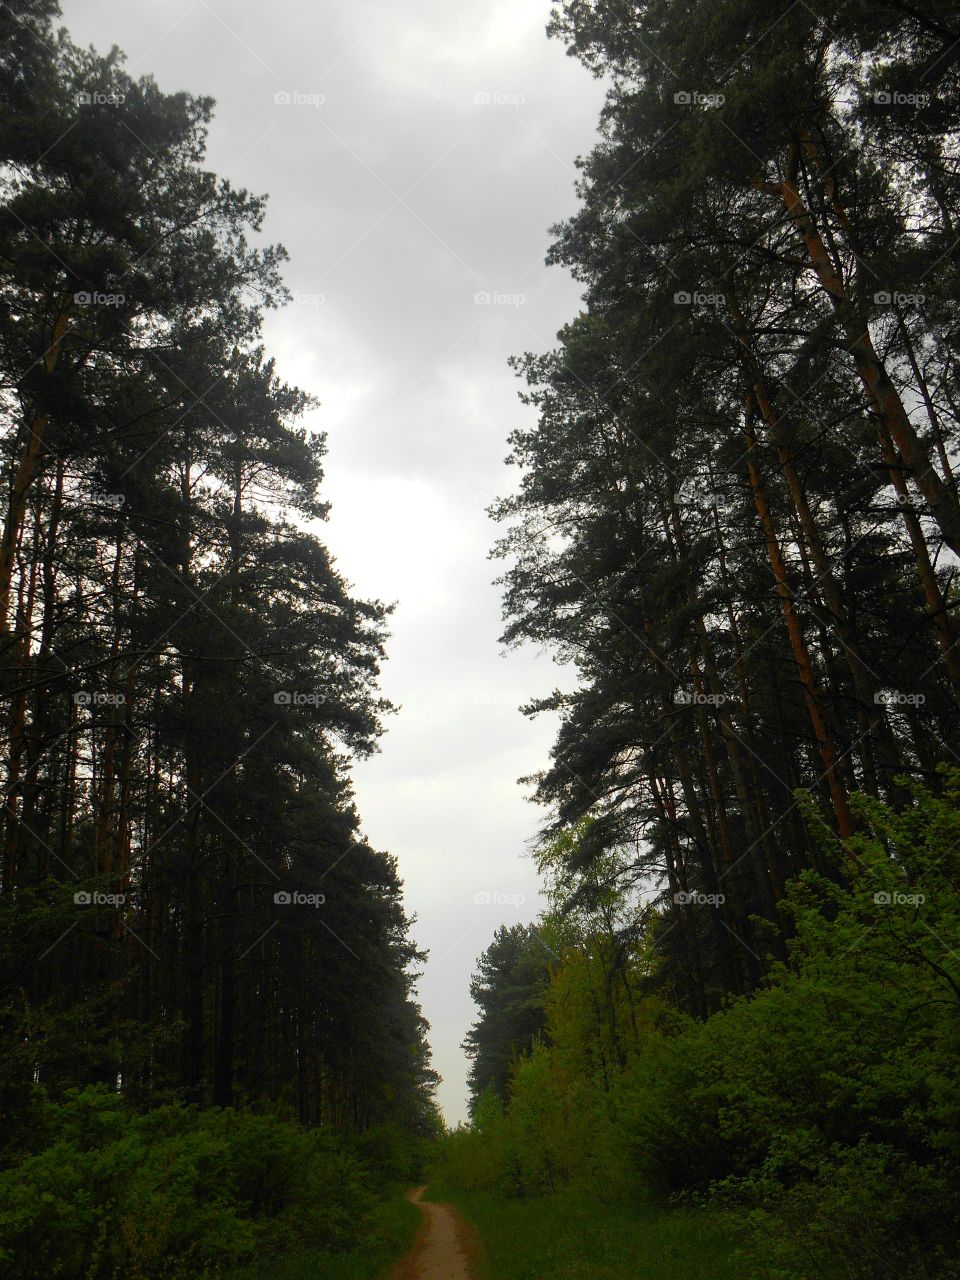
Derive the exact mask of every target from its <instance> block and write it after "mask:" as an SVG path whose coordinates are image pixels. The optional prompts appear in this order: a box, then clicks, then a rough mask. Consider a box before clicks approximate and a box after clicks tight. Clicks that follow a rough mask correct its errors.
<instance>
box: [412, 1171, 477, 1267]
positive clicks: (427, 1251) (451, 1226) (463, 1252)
mask: <svg viewBox="0 0 960 1280" xmlns="http://www.w3.org/2000/svg"><path fill="white" fill-rule="evenodd" d="M426 1189H427V1188H426V1187H425V1186H423V1187H417V1188H416V1190H415V1191H408V1192H407V1199H408V1200H409V1201H410V1202H411V1204H415V1205H416V1206H417V1208H418V1209H419V1210H420V1212H421V1214H422V1215H423V1218H422V1220H421V1223H420V1230H419V1231H418V1232H417V1235H416V1239H415V1240H414V1242H413V1247H412V1248H411V1250H410V1252H409V1253H408V1254H407V1256H406V1257H405V1258H404V1259H403V1261H402V1262H401V1263H400V1265H399V1266H398V1267H397V1268H396V1269H395V1270H394V1271H393V1272H392V1273H391V1280H476V1271H475V1268H474V1261H475V1258H476V1254H477V1240H476V1236H475V1234H474V1231H473V1229H472V1228H471V1227H470V1226H468V1225H467V1223H466V1222H465V1221H464V1220H463V1218H462V1217H461V1216H460V1214H459V1213H458V1212H457V1211H456V1209H454V1208H453V1207H452V1206H451V1205H449V1204H441V1203H439V1202H433V1201H430V1200H423V1199H422V1198H421V1197H422V1196H423V1193H424V1192H425V1191H426Z"/></svg>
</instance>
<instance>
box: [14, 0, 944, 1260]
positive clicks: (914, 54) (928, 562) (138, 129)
mask: <svg viewBox="0 0 960 1280" xmlns="http://www.w3.org/2000/svg"><path fill="white" fill-rule="evenodd" d="M546 18H547V11H546V9H545V13H544V20H545V21H546ZM59 21H60V7H59V5H58V4H57V3H56V0H4V3H2V4H0V147H2V149H3V155H2V163H0V181H2V185H3V204H2V211H0V378H2V399H3V407H4V415H3V429H2V435H0V476H2V490H3V495H4V507H3V517H2V527H0V697H2V711H0V777H2V779H3V781H2V801H0V846H2V850H0V1188H2V1191H3V1195H2V1197H0V1277H2V1278H3V1280H6V1277H10V1280H21V1278H22V1280H46V1278H47V1277H50V1276H58V1277H63V1278H65V1280H120V1278H121V1277H133V1278H134V1280H265V1277H266V1276H267V1275H269V1276H270V1277H271V1280H306V1277H307V1276H311V1277H313V1276H323V1277H329V1278H330V1280H375V1278H376V1277H382V1276H385V1275H387V1274H391V1275H397V1276H399V1275H400V1274H402V1275H403V1277H404V1280H418V1278H419V1277H420V1276H424V1277H425V1276H427V1275H431V1274H438V1272H437V1271H436V1269H434V1270H433V1271H431V1270H430V1267H431V1266H433V1267H434V1268H436V1265H437V1261H436V1257H435V1256H434V1255H433V1254H431V1252H430V1251H431V1250H433V1249H439V1248H440V1247H441V1246H443V1247H446V1248H449V1249H451V1250H452V1252H451V1253H450V1254H449V1255H444V1257H445V1258H446V1259H447V1260H446V1262H445V1263H444V1265H446V1266H448V1267H449V1268H450V1270H449V1271H448V1272H444V1273H443V1274H449V1275H451V1276H456V1277H457V1278H458V1280H459V1278H460V1277H462V1278H463V1280H621V1278H623V1280H626V1278H627V1277H632V1276H643V1277H645V1280H678V1278H679V1277H683V1280H814V1278H816V1280H877V1278H884V1277H890V1280H893V1278H894V1277H898V1278H899V1277H902V1276H904V1275H910V1276H912V1277H916V1278H917V1280H937V1278H941V1277H942V1278H946V1280H949V1277H960V1261H958V1259H960V1202H958V1197H957V1185H958V1161H960V1102H958V1099H960V1088H958V1086H960V1073H958V1061H960V1058H958V1050H960V1022H958V1015H960V727H958V725H960V722H958V717H957V712H958V699H960V617H958V613H957V610H958V607H960V483H958V468H960V378H958V371H960V311H958V298H960V167H958V162H960V113H958V106H960V15H958V12H957V9H956V6H955V5H953V4H950V3H947V0H915V2H913V3H907V2H906V0H875V2H871V3H851V2H850V0H799V2H797V0H763V3H761V2H760V0H713V2H712V3H710V4H707V3H704V2H703V0H563V2H562V3H560V4H558V5H557V6H556V8H555V9H554V10H553V12H552V16H551V17H550V20H549V26H548V28H547V34H548V36H549V37H550V38H552V39H553V40H555V41H558V42H560V44H561V45H562V46H563V47H564V48H565V49H566V52H567V54H569V55H570V57H572V58H573V59H575V60H577V61H578V62H579V63H580V64H582V66H583V67H584V68H586V69H587V71H589V72H590V73H592V74H593V75H595V76H596V77H598V78H599V79H600V80H601V81H602V84H603V87H604V91H605V99H604V105H603V108H602V111H601V115H600V119H599V123H598V128H597V132H596V138H595V143H594V145H593V148H592V150H591V151H590V152H589V154H587V155H586V156H584V157H583V158H581V159H580V160H579V161H578V174H579V177H578V182H577V191H576V197H577V206H576V210H575V212H574V213H573V214H572V215H571V216H569V217H568V218H566V219H565V220H563V221H561V222H559V223H558V224H557V225H555V226H554V227H553V228H552V229H551V230H550V232H549V235H550V237H551V239H550V242H549V244H550V247H549V250H548V253H547V262H548V263H549V264H550V265H551V266H553V267H554V268H556V269H559V270H561V271H563V272H566V273H567V274H568V275H569V276H571V277H572V278H573V279H574V281H575V282H576V283H577V285H578V287H579V289H580V290H581V297H582V301H581V306H580V308H579V310H578V311H577V312H576V314H574V315H573V316H572V317H571V318H570V319H569V320H568V322H567V323H565V324H564V326H563V327H562V329H561V330H560V332H559V333H558V334H557V336H556V345H555V346H554V347H553V348H552V349H550V350H543V349H539V348H538V349H536V350H532V351H527V352H525V353H519V352H518V353H517V354H516V355H515V357H514V358H513V360H512V362H511V363H512V367H513V372H514V374H515V375H516V378H517V380H518V385H519V387H520V392H519V395H520V400H521V402H522V404H523V406H524V409H525V413H524V415H523V416H522V417H520V416H519V415H518V418H519V421H520V424H521V425H519V426H514V427H513V429H512V430H511V424H504V431H503V435H504V436H507V435H508V432H509V442H508V449H509V454H508V458H507V462H508V464H509V466H510V467H511V468H512V472H511V473H510V475H511V477H512V479H513V480H514V481H515V483H513V484H508V483H506V482H505V484H504V492H505V493H506V495H507V496H504V497H503V498H501V499H499V500H498V501H496V502H495V503H494V505H493V507H492V508H491V511H490V515H491V518H492V520H493V521H494V523H495V524H496V526H497V527H498V531H499V537H498V538H497V540H496V543H495V546H494V548H493V551H492V556H493V560H494V562H495V563H496V565H497V570H496V571H497V572H498V573H499V579H498V584H499V587H500V589H501V592H502V599H503V610H504V623H503V626H504V630H503V636H502V641H503V644H504V645H505V646H507V648H508V649H521V648H524V649H529V648H531V647H532V648H533V649H536V650H540V651H546V652H547V653H549V654H550V655H552V656H553V657H554V658H555V660H556V661H557V663H558V664H560V665H561V666H562V667H563V668H564V676H565V680H564V681H563V682H561V687H558V688H557V690H556V691H555V692H554V693H552V694H550V695H549V696H546V697H531V699H530V700H529V702H528V703H527V705H526V706H525V707H524V708H523V710H524V713H525V714H526V715H528V716H530V717H533V718H535V717H537V716H540V715H546V716H549V717H552V721H553V723H555V725H556V735H555V740H554V743H553V747H552V751H551V754H550V758H549V760H545V761H544V764H543V768H542V770H540V771H539V772H537V773H536V774H535V775H533V776H531V777H528V778H525V779H522V780H521V782H522V783H524V784H525V785H526V787H527V788H528V790H529V791H531V792H532V798H533V800H534V801H535V803H536V805H537V806H538V808H537V813H538V820H539V828H538V832H537V834H536V836H535V838H534V841H533V845H532V849H533V857H534V859H535V862H536V866H537V870H538V873H539V875H540V877H541V882H542V891H543V901H544V904H545V905H544V907H543V910H542V911H540V912H539V914H537V915H536V916H535V918H532V919H530V920H528V921H526V922H521V923H510V924H507V923H504V924H502V925H501V926H500V927H498V928H497V929H496V931H495V932H494V933H493V936H492V938H491V937H489V936H488V938H487V940H486V945H485V949H484V951H483V953H482V955H481V956H480V958H479V960H478V962H477V966H476V971H475V974H474V977H473V979H472V982H471V988H470V994H471V996H472V998H473V1000H474V1002H475V1005H476V1010H477V1013H476V1017H475V1020H474V1022H473V1025H472V1026H471V1028H470V1030H469V1031H468V1033H467V1035H466V1039H465V1041H464V1043H463V1052H464V1054H465V1055H466V1059H467V1061H468V1062H469V1069H470V1076H469V1085H470V1117H469V1121H468V1122H467V1123H464V1124H461V1125H458V1126H456V1127H451V1126H450V1125H448V1124H447V1123H446V1122H445V1120H444V1118H443V1116H442V1113H441V1111H440V1109H439V1108H438V1105H437V1102H436V1097H435V1093H436V1088H437V1085H438V1079H439V1078H438V1074H437V1072H436V1071H435V1070H434V1069H433V1066H432V1065H431V1062H432V1060H431V1051H430V1046H429V1043H428V1032H429V1027H428V1024H427V1022H426V1019H425V1017H424V1014H423V1010H422V1008H421V1005H420V1003H419V998H418V992H417V979H418V977H419V976H420V974H421V971H422V969H423V966H424V965H425V963H426V962H427V954H426V952H425V951H424V950H422V949H421V948H419V947H418V946H417V945H416V944H415V942H414V941H413V937H412V932H411V929H412V919H411V915H410V914H409V913H408V909H407V905H406V903H405V901H404V897H403V885H402V880H401V874H400V867H399V865H398V859H397V857H395V856H393V855H391V854H390V853H388V852H384V851H382V850H379V849H377V848H374V847H373V846H372V845H371V844H370V843H369V842H368V840H367V839H366V838H365V837H364V836H363V834H362V826H361V817H360V814H359V813H358V809H357V805H356V802H355V797H354V790H353V782H352V775H351V768H352V766H353V764H354V763H355V762H357V761H361V760H364V759H366V758H367V757H368V756H369V755H370V754H371V753H372V752H374V751H376V750H377V747H378V741H379V739H380V738H381V736H382V734H383V733H384V727H385V724H387V723H388V720H389V717H390V716H391V715H392V714H393V713H394V710H395V709H394V708H393V707H392V706H391V705H390V702H389V701H388V699H387V698H385V697H384V695H383V693H382V692H381V689H380V684H379V676H380V666H381V663H382V661H383V659H384V657H385V655H386V643H387V629H388V626H389V623H390V612H391V610H390V607H389V606H387V605H384V604H383V603H382V602H380V601H378V600H373V599H364V598H360V596H359V595H358V594H355V592H354V589H353V588H352V587H351V586H350V584H349V583H348V582H347V580H346V579H345V578H344V576H343V575H342V574H341V573H340V571H339V570H338V568H337V566H336V564H335V562H334V560H333V557H332V556H331V554H330V552H329V550H328V548H327V545H326V543H325V541H324V538H323V522H324V520H325V518H326V517H327V515H328V513H329V504H328V503H327V501H326V500H325V498H324V496H323V482H324V457H325V441H324V437H323V436H322V435H321V434H319V433H317V432H316V431H315V430H313V429H311V428H308V427H307V426H306V425H305V423H304V416H305V415H306V414H307V413H308V411H311V410H312V409H313V408H314V407H315V402H314V400H313V398H312V396H311V395H310V394H309V393H307V392H305V391H303V390H301V389H299V388H298V387H296V386H292V385H289V384H288V383H287V382H286V381H284V379H283V375H282V373H281V372H280V370H279V368H278V367H277V364H276V363H275V361H274V359H272V358H271V356H270V354H269V353H268V351H267V348H266V343H265V340H264V335H263V326H264V317H265V314H266V312H268V311H269V310H271V309H274V308H279V307H282V306H283V305H284V303H285V302H286V301H287V300H288V299H289V296H290V295H289V292H288V289H287V287H286V286H285V284H284V269H285V263H286V254H285V251H284V250H283V248H282V247H281V246H280V245H277V244H273V243H270V242H269V241H268V240H267V239H265V238H264V236H265V226H266V225H267V224H266V222H265V219H266V212H267V211H266V199H265V197H263V196H260V195H255V194H253V193H251V192H250V191H247V190H245V189H243V188H242V187H238V186H235V185H233V184H232V182H231V181H228V180H227V179H224V178H219V177H218V176H216V175H215V174H213V173H211V172H209V171H208V170H207V169H206V168H205V167H204V166H205V163H206V161H205V155H206V145H207V133H208V129H209V127H210V123H211V120H212V118H213V103H212V101H211V100H210V99H208V98H204V97H196V96H192V95H191V94H189V93H186V92H176V93H166V92H163V91H161V89H160V88H159V87H158V85H157V83H156V82H155V81H154V80H153V79H152V78H150V77H149V76H144V77H140V78H136V77H134V76H132V75H130V74H128V73H127V72H126V71H125V70H124V62H123V57H122V55H121V54H120V53H119V51H118V50H112V51H111V52H110V53H108V54H99V53H97V52H95V51H94V50H92V49H83V48H80V47H79V46H78V45H76V44H74V43H73V42H72V41H71V39H70V37H69V36H68V35H67V34H66V33H65V32H64V31H63V30H61V29H60V27H59ZM462 817H463V821H464V823H469V820H470V815H469V813H465V814H463V815H462ZM517 852H518V857H519V856H520V852H521V851H519V850H518V851H517ZM487 896H488V897H489V896H490V895H487ZM488 934H489V931H488ZM418 1183H420V1184H427V1185H428V1188H429V1189H428V1193H427V1194H428V1203H427V1204H426V1205H424V1204H421V1205H420V1207H419V1209H417V1208H415V1207H414V1205H412V1204H410V1203H408V1202H407V1200H405V1199H404V1197H403V1194H402V1192H403V1190H404V1189H405V1188H406V1189H409V1188H412V1187H413V1186H414V1185H415V1184H418ZM420 1192H422V1187H421V1189H420ZM420 1192H417V1193H416V1196H415V1197H414V1199H418V1198H419V1196H420ZM409 1198H410V1197H409V1195H408V1199H409ZM423 1212H426V1215H427V1216H426V1218H425V1219H424V1221H425V1222H426V1223H427V1224H429V1226H428V1227H425V1228H421V1231H420V1233H419V1234H417V1235H416V1238H415V1235H414V1233H415V1231H416V1228H417V1221H418V1216H419V1215H420V1214H422V1213H423ZM445 1232H446V1233H448V1235H449V1240H447V1241H446V1244H445V1243H444V1241H445V1240H446V1237H445V1235H444V1233H445ZM451 1241H453V1242H454V1244H451V1243H450V1242H451ZM408 1249H411V1250H412V1251H411V1252H410V1253H409V1254H408V1257H407V1263H406V1264H405V1269H404V1270H403V1271H402V1273H400V1272H398V1273H394V1272H391V1271H390V1270H389V1269H390V1268H391V1267H392V1266H393V1264H394V1263H395V1262H396V1261H397V1259H398V1258H400V1257H401V1256H402V1255H403V1254H404V1253H405V1252H406V1251H407V1250H408ZM437 1256H439V1255H437Z"/></svg>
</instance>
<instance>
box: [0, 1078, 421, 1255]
mask: <svg viewBox="0 0 960 1280" xmlns="http://www.w3.org/2000/svg"><path fill="white" fill-rule="evenodd" d="M32 1121H33V1125H32V1132H31V1141H30V1146H29V1147H28V1149H27V1150H26V1151H24V1150H19V1151H17V1152H16V1153H12V1164H11V1167H10V1168H9V1169H7V1170H6V1171H4V1172H3V1173H0V1188H2V1201H3V1208H2V1209H0V1241H2V1244H0V1275H3V1276H10V1277H11V1278H12V1277H17V1280H48V1277H50V1276H64V1277H78V1278H81V1277H82V1278H83V1280H94V1277H96V1280H113V1278H114V1277H115V1278H116V1280H120V1278H121V1277H130V1276H136V1277H138V1278H139V1280H151V1278H153V1277H156V1278H157V1280H159V1278H160V1277H163V1278H164V1280H181V1278H182V1280H197V1278H198V1277H200V1276H207V1277H214V1276H220V1275H227V1276H231V1277H234V1276H236V1277H241V1276H242V1277H244V1280H256V1277H259V1276H261V1275H266V1274H269V1275H271V1276H276V1275H278V1274H286V1272H285V1271H283V1270H282V1268H284V1267H285V1266H287V1265H289V1262H288V1260H289V1259H290V1256H291V1253H292V1254H293V1259H295V1258H296V1257H297V1255H299V1254H302V1255H304V1256H305V1257H306V1258H307V1259H308V1260H309V1263H310V1268H309V1270H308V1269H306V1268H304V1271H303V1274H304V1275H307V1274H310V1275H315V1274H317V1269H318V1268H319V1267H321V1266H323V1267H324V1268H325V1271H324V1273H325V1274H331V1275H339V1274H340V1272H339V1271H337V1270H336V1269H335V1268H336V1267H337V1266H338V1265H340V1266H341V1267H349V1266H350V1265H351V1263H354V1262H355V1261H357V1260H358V1259H356V1257H355V1256H354V1257H351V1254H353V1255H355V1254H356V1251H357V1250H358V1248H362V1251H363V1254H365V1255H366V1256H367V1257H369V1258H370V1259H371V1261H372V1263H373V1266H372V1267H371V1268H370V1274H371V1275H374V1274H377V1272H378V1270H379V1268H378V1267H377V1263H378V1262H380V1261H381V1259H380V1258H379V1257H378V1256H377V1254H378V1250H384V1251H385V1252H386V1254H387V1256H389V1255H390V1253H391V1252H392V1249H393V1247H394V1245H395V1241H394V1239H393V1238H392V1235H391V1233H392V1232H395V1231H396V1227H395V1224H394V1220H393V1218H392V1216H391V1215H390V1214H389V1213H386V1212H385V1211H384V1191H385V1190H386V1189H387V1188H388V1187H389V1186H390V1184H391V1182H392V1181H394V1180H398V1179H406V1178H409V1177H411V1176H413V1174H414V1173H415V1168H414V1167H413V1166H411V1164H410V1155H411V1152H410V1149H409V1145H408V1144H405V1143H403V1142H402V1141H401V1140H400V1136H399V1131H397V1132H392V1131H391V1130H390V1128H389V1127H385V1128H383V1129H381V1130H374V1129H371V1130H368V1131H367V1133H368V1135H369V1138H368V1139H367V1141H366V1142H364V1141H362V1140H361V1141H356V1140H353V1141H349V1140H345V1139H343V1138H338V1137H335V1136H333V1135H331V1134H330V1133H324V1132H322V1131H321V1130H320V1129H317V1128H312V1129H306V1128H303V1127H300V1126H298V1125H296V1124H293V1123H291V1122H290V1121H287V1120H283V1119H281V1118H280V1117H278V1116H276V1115H253V1114H250V1113H249V1112H244V1111H239V1110H233V1109H222V1110H221V1109H216V1108H206V1109H205V1110H197V1109H196V1108H192V1107H185V1106H183V1105H181V1104H171V1105H167V1106H162V1107H157V1108H154V1109H152V1110H151V1111H149V1112H148V1113H146V1114H143V1115H138V1114H136V1113H135V1112H133V1111H131V1110H130V1109H129V1108H127V1107H126V1106H125V1105H124V1103H123V1100H122V1099H121V1098H120V1097H119V1096H118V1095H117V1094H116V1092H115V1091H112V1090H107V1089H106V1088H104V1086H102V1085H99V1086H90V1087H89V1088H87V1089H86V1090H83V1091H82V1092H81V1091H76V1090H74V1091H70V1092H69V1093H68V1095H67V1097H66V1098H65V1100H64V1101H63V1102H61V1103H58V1104H50V1103H48V1102H46V1101H44V1100H43V1099H39V1098H38V1099H37V1103H36V1106H35V1107H34V1110H33V1114H32ZM391 1147H393V1148H395V1149H396V1151H397V1153H400V1152H401V1151H402V1153H403V1154H402V1157H401V1158H395V1159H394V1160H393V1161H384V1160H383V1159H382V1158H378V1157H379V1156H380V1155H381V1153H382V1152H383V1151H385V1150H388V1149H390V1148H391ZM411 1213H412V1211H411ZM408 1234H409V1233H408V1232H405V1231H401V1241H400V1243H403V1242H405V1239H406V1236H407V1235H408ZM261 1262H266V1263H267V1265H265V1266H262V1265H261ZM293 1274H298V1273H296V1272H293ZM344 1274H345V1275H350V1274H351V1273H350V1272H349V1271H345V1272H344Z"/></svg>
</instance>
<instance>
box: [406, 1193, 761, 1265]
mask: <svg viewBox="0 0 960 1280" xmlns="http://www.w3.org/2000/svg"><path fill="white" fill-rule="evenodd" d="M428 1198H430V1199H436V1200H446V1201H448V1202H449V1203H450V1204H453V1205H455V1206H456V1207H457V1208H458V1209H459V1210H460V1212H461V1213H462V1214H463V1216H464V1217H465V1218H466V1219H467V1221H468V1222H470V1223H472V1224H473V1226H474V1227H475V1228H476V1229H477V1233H478V1234H479V1236H480V1240H481V1246H482V1257H481V1264H480V1265H481V1276H482V1280H759V1277H761V1276H762V1275H764V1274H765V1272H764V1270H763V1269H762V1268H758V1266H757V1265H756V1264H753V1263H750V1262H749V1261H747V1260H746V1259H745V1258H743V1257H742V1256H741V1257H739V1258H737V1257H735V1254H737V1252H738V1249H739V1244H740V1242H739V1241H738V1240H736V1239H735V1238H734V1237H733V1236H732V1235H731V1232H730V1227H729V1225H728V1224H727V1223H726V1222H725V1221H724V1220H722V1219H720V1218H718V1217H717V1216H715V1215H710V1214H707V1213H701V1212H699V1211H697V1210H680V1209H664V1208H659V1207H657V1206H655V1205H641V1206H639V1207H637V1208H627V1207H624V1206H619V1205H606V1204H598V1203H595V1202H594V1203H592V1202H590V1201H589V1200H587V1199H586V1198H584V1197H582V1196H577V1195H575V1194H574V1193H573V1192H571V1191H565V1192H562V1193H558V1194H557V1195H553V1196H545V1197H541V1198H537V1199H531V1200H507V1199H505V1198H503V1197H501V1196H498V1195H495V1194H492V1193H490V1192H486V1191H466V1192H464V1191H451V1192H448V1190H447V1189H446V1188H443V1187H441V1186H440V1185H439V1184H433V1185H432V1186H431V1187H430V1190H429V1192H428Z"/></svg>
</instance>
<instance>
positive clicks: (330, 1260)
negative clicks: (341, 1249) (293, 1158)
mask: <svg viewBox="0 0 960 1280" xmlns="http://www.w3.org/2000/svg"><path fill="white" fill-rule="evenodd" d="M419 1222H420V1211H419V1209H417V1208H415V1206H414V1205H412V1204H411V1203H410V1202H409V1201H408V1200H406V1199H404V1197H403V1195H402V1193H401V1191H400V1189H399V1188H398V1189H397V1192H396V1194H395V1195H391V1196H390V1197H389V1198H388V1199H386V1200H384V1202H383V1203H382V1204H380V1205H378V1207H377V1208H376V1209H375V1210H374V1212H373V1214H372V1215H371V1216H370V1219H369V1223H368V1225H367V1227H366V1228H365V1230H364V1241H363V1244H362V1245H361V1246H360V1247H359V1248H358V1249H352V1250H351V1251H350V1252H349V1253H318V1252H316V1251H315V1250H313V1249H300V1250H296V1249H294V1250H291V1251H290V1252H288V1253H283V1254H281V1255H279V1256H278V1257H273V1258H264V1259H262V1260H261V1262H260V1264H259V1265H258V1266H257V1267H256V1268H255V1269H248V1270H245V1271H244V1272H243V1273H242V1274H240V1275H237V1276H236V1277H235V1280H381V1277H383V1276H384V1275H386V1274H387V1272H389V1270H390V1269H391V1267H393V1265H394V1264H395V1263H397V1262H398V1261H399V1260H400V1259H401V1258H402V1257H403V1255H404V1254H405V1253H406V1252H407V1251H408V1250H409V1248H410V1246H411V1244H412V1243H413V1237H414V1236H415V1235H416V1232H417V1227H418V1225H419Z"/></svg>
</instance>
